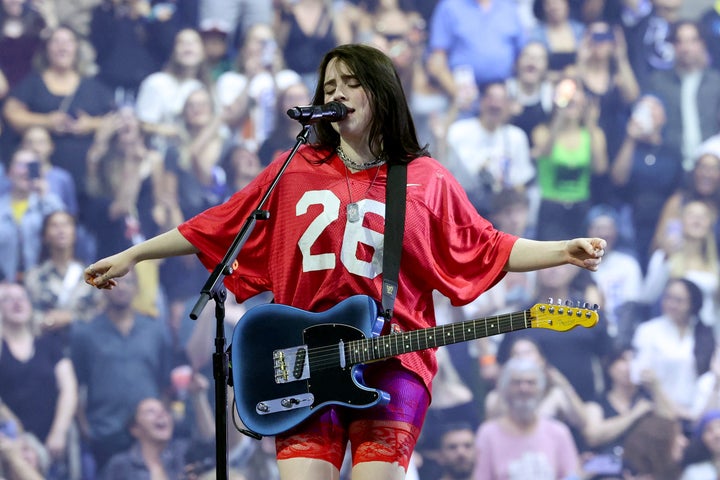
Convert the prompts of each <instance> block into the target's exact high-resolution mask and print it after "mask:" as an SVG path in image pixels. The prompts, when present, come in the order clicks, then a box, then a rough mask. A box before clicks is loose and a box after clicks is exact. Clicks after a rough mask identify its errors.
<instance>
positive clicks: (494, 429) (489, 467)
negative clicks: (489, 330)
mask: <svg viewBox="0 0 720 480" xmlns="http://www.w3.org/2000/svg"><path fill="white" fill-rule="evenodd" d="M545 383H546V378H545V374H544V373H543V370H542V367H541V366H540V365H538V364H537V363H535V362H533V361H532V360H529V359H526V358H515V359H511V360H509V361H508V362H507V364H506V365H505V366H504V367H503V370H502V373H501V374H500V379H499V380H498V391H499V392H500V395H501V397H502V398H503V400H504V401H505V403H506V405H507V406H508V410H507V412H506V413H505V414H504V415H502V416H501V417H500V418H496V419H492V420H486V421H485V422H484V423H483V424H482V425H481V426H480V429H479V430H478V434H477V440H476V442H475V452H476V459H475V471H474V473H473V477H472V478H474V479H475V480H496V479H497V480H499V479H504V478H509V477H510V476H511V475H513V476H515V477H517V478H533V479H537V480H553V479H562V478H572V476H573V475H578V474H579V468H578V467H579V465H578V464H579V457H578V450H577V447H576V446H575V442H574V441H573V438H572V435H571V434H570V431H569V430H568V428H567V426H565V424H563V423H562V422H560V421H558V420H554V419H552V418H546V417H543V416H542V415H540V414H539V412H538V407H539V405H540V400H541V398H542V392H543V390H544V388H545Z"/></svg>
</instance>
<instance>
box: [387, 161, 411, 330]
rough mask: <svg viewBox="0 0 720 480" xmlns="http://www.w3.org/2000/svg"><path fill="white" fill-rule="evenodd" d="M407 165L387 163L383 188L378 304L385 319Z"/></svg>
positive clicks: (391, 300)
mask: <svg viewBox="0 0 720 480" xmlns="http://www.w3.org/2000/svg"><path fill="white" fill-rule="evenodd" d="M406 190H407V164H406V163H397V164H395V163H393V164H389V165H388V178H387V187H386V188H385V240H384V246H383V273H382V275H383V284H382V307H383V315H385V318H386V319H388V320H389V319H390V318H392V315H393V306H394V305H395V297H397V289H398V274H399V273H400V257H401V256H402V242H403V235H404V233H405V201H406V197H405V195H406Z"/></svg>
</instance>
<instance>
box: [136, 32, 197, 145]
mask: <svg viewBox="0 0 720 480" xmlns="http://www.w3.org/2000/svg"><path fill="white" fill-rule="evenodd" d="M210 85H211V78H210V72H209V71H208V68H207V65H206V63H205V50H204V46H203V42H202V38H201V37H200V34H199V33H198V32H197V31H196V30H193V29H191V28H186V29H183V30H181V31H180V32H178V33H177V35H176V36H175V43H174V46H173V50H172V53H171V54H170V58H169V59H168V61H167V63H166V64H165V67H164V68H163V69H162V70H161V71H159V72H155V73H152V74H150V75H149V76H147V77H145V79H144V80H143V81H142V83H141V84H140V88H139V91H138V96H137V101H136V103H135V108H136V111H137V116H138V118H139V119H140V121H141V122H142V126H143V131H144V132H146V133H148V134H150V136H151V145H152V146H153V147H154V148H155V149H158V150H160V151H161V152H162V151H164V150H165V149H166V148H167V147H168V145H170V144H171V143H172V142H173V141H176V140H177V137H178V136H179V135H180V129H181V127H180V123H179V119H180V114H181V112H182V108H183V105H185V101H186V100H187V97H188V95H190V93H192V92H193V91H195V90H197V89H198V88H200V87H203V86H204V87H208V88H209V87H210Z"/></svg>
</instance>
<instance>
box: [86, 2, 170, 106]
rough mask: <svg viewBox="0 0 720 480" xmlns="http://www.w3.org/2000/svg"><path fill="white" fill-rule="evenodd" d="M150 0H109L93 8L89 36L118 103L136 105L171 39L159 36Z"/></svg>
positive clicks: (104, 76)
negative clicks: (144, 83)
mask: <svg viewBox="0 0 720 480" xmlns="http://www.w3.org/2000/svg"><path fill="white" fill-rule="evenodd" d="M151 13H152V6H151V4H150V2H148V1H147V0H105V1H103V2H102V3H101V4H100V5H98V6H97V7H95V8H94V9H93V11H92V20H91V23H90V35H89V39H90V42H91V43H92V46H93V47H94V49H95V52H96V55H97V65H98V68H99V71H98V78H99V79H100V80H102V81H103V82H104V83H105V84H107V85H108V87H110V88H111V89H112V90H113V92H114V93H115V100H116V103H117V104H118V106H122V105H123V104H130V105H132V104H133V103H134V101H135V97H136V95H137V91H138V88H139V87H140V83H141V82H142V80H143V79H144V78H145V77H147V76H148V75H150V74H151V73H153V72H155V71H157V70H158V69H160V67H161V65H162V62H163V61H164V60H165V59H166V58H167V56H168V55H169V51H167V50H165V49H164V48H163V47H167V45H168V44H171V43H172V42H171V41H163V39H160V38H158V37H159V35H160V34H161V32H160V31H158V28H157V27H158V26H159V25H160V22H154V21H152V20H150V18H149V17H150V15H151Z"/></svg>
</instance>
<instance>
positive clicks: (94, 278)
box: [85, 250, 135, 290]
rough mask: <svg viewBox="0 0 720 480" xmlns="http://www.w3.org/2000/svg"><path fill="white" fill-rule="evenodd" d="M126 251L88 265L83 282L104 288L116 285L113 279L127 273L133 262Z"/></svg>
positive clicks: (108, 288)
mask: <svg viewBox="0 0 720 480" xmlns="http://www.w3.org/2000/svg"><path fill="white" fill-rule="evenodd" d="M126 252H127V250H126V251H124V252H120V253H117V254H115V255H112V256H110V257H106V258H103V259H101V260H98V261H97V262H95V263H93V264H92V265H89V266H88V267H87V268H86V269H85V283H87V284H88V285H92V286H93V287H96V288H102V289H105V290H110V289H112V288H113V287H116V286H117V284H118V283H117V280H115V279H116V278H118V277H122V276H124V275H125V274H127V273H128V272H129V271H130V269H131V268H132V267H133V266H134V264H135V262H133V261H132V259H131V258H130V256H129V255H128V254H127V253H126Z"/></svg>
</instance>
